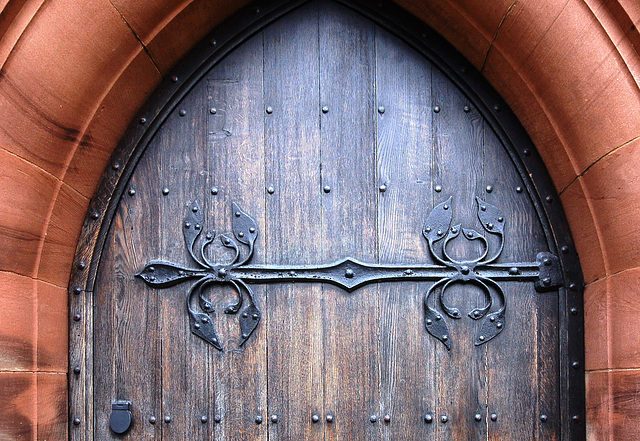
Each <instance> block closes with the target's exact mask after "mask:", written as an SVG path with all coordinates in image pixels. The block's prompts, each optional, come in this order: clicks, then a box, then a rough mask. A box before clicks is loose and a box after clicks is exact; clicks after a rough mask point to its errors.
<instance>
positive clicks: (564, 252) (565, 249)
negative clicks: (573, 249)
mask: <svg viewBox="0 0 640 441" xmlns="http://www.w3.org/2000/svg"><path fill="white" fill-rule="evenodd" d="M560 251H562V254H568V253H569V247H568V246H566V245H563V246H562V248H560Z"/></svg>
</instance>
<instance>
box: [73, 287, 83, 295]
mask: <svg viewBox="0 0 640 441" xmlns="http://www.w3.org/2000/svg"><path fill="white" fill-rule="evenodd" d="M73 293H74V294H75V295H80V294H82V288H80V287H79V286H76V287H75V288H73Z"/></svg>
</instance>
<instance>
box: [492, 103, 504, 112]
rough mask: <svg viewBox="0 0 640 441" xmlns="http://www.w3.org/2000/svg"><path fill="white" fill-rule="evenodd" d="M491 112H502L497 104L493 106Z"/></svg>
mask: <svg viewBox="0 0 640 441" xmlns="http://www.w3.org/2000/svg"><path fill="white" fill-rule="evenodd" d="M493 110H495V111H496V112H499V111H500V110H502V108H501V107H500V105H499V104H496V105H495V106H493Z"/></svg>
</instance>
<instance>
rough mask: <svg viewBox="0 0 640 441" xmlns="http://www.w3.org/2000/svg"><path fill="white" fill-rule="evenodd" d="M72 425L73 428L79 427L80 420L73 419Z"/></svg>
mask: <svg viewBox="0 0 640 441" xmlns="http://www.w3.org/2000/svg"><path fill="white" fill-rule="evenodd" d="M73 425H74V426H79V425H80V418H74V419H73Z"/></svg>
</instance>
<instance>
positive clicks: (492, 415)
mask: <svg viewBox="0 0 640 441" xmlns="http://www.w3.org/2000/svg"><path fill="white" fill-rule="evenodd" d="M497 420H498V415H497V414H495V413H492V414H491V421H497Z"/></svg>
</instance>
